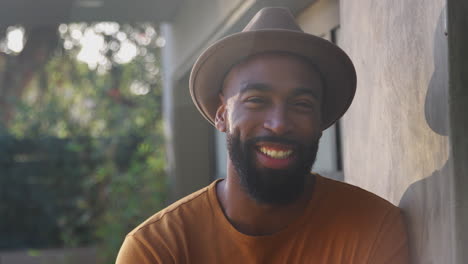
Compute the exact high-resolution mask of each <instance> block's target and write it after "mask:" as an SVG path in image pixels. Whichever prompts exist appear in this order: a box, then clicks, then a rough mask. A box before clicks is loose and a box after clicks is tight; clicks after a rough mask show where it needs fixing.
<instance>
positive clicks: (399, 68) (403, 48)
mask: <svg viewBox="0 0 468 264" xmlns="http://www.w3.org/2000/svg"><path fill="white" fill-rule="evenodd" d="M340 16H341V23H340V24H341V32H340V34H341V35H340V37H339V41H340V43H339V44H340V45H341V46H342V47H343V48H344V49H345V50H346V51H347V52H348V54H349V55H350V57H351V59H352V60H353V61H354V63H355V66H356V70H357V76H358V89H357V93H356V97H355V101H354V102H353V104H352V106H351V108H350V110H349V111H348V113H347V114H346V115H345V117H344V119H343V121H344V122H343V147H344V157H343V160H344V167H345V180H346V181H347V182H350V183H353V184H356V185H358V186H361V187H363V188H365V189H368V190H370V191H372V192H374V193H376V194H378V195H380V196H382V197H384V198H386V199H388V200H389V201H391V202H393V203H394V204H396V205H399V206H400V207H401V208H402V209H403V211H404V213H405V216H406V219H407V223H408V228H409V234H410V246H411V254H412V259H413V261H412V263H416V264H419V263H444V264H446V263H447V264H449V263H455V259H454V257H455V252H454V251H455V250H454V249H455V238H454V237H455V227H454V216H455V206H454V186H453V172H452V169H451V168H452V158H451V156H450V154H449V153H451V152H450V143H449V139H448V135H449V128H448V127H449V121H448V120H449V118H448V107H447V105H448V104H447V102H448V62H447V61H448V59H447V54H448V50H447V36H446V34H445V31H446V29H445V27H446V22H445V20H446V19H445V1H443V0H413V1H391V0H382V1H373V0H360V1H341V6H340Z"/></svg>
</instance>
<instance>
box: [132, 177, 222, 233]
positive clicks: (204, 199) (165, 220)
mask: <svg viewBox="0 0 468 264" xmlns="http://www.w3.org/2000/svg"><path fill="white" fill-rule="evenodd" d="M215 184H216V182H213V183H212V184H210V185H209V186H207V187H205V188H202V189H200V190H198V191H196V192H194V193H192V194H190V195H188V196H185V197H184V198H182V199H180V200H178V201H176V202H174V203H173V204H171V205H169V206H167V207H166V208H164V209H163V210H161V211H159V212H157V213H156V214H154V215H152V216H151V217H149V218H148V219H146V220H145V221H144V222H143V223H141V224H140V225H138V226H137V227H136V228H135V229H133V230H132V231H131V232H130V233H129V234H128V235H132V236H138V235H140V234H142V233H144V232H147V231H150V230H154V229H155V228H156V229H157V228H158V226H159V225H167V224H171V225H177V224H182V223H181V222H183V221H186V220H187V219H190V216H191V215H192V214H200V213H203V212H204V211H206V210H209V209H210V207H211V205H210V198H209V195H208V192H209V190H210V189H211V188H214V186H215ZM165 228H166V227H165Z"/></svg>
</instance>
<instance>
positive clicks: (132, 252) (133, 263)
mask: <svg viewBox="0 0 468 264" xmlns="http://www.w3.org/2000/svg"><path fill="white" fill-rule="evenodd" d="M217 182H218V181H216V182H214V183H212V184H210V185H209V186H208V187H205V188H203V189H201V190H199V191H197V192H195V193H193V194H191V195H189V196H187V197H185V198H183V199H181V200H179V201H178V202H176V203H174V204H172V205H170V206H169V207H167V208H166V209H164V210H162V211H160V212H159V213H157V214H155V215H153V216H152V217H150V218H149V219H148V220H146V221H145V222H143V223H142V224H141V225H139V226H138V227H137V228H135V229H134V230H133V231H132V232H130V233H129V234H128V235H127V237H126V238H125V241H124V243H123V245H122V248H121V249H120V252H119V255H118V257H117V264H147V263H148V264H149V263H164V264H166V263H268V264H271V263H314V264H320V263H326V264H333V263H344V264H352V263H354V264H363V263H370V264H381V263H389V264H406V263H408V249H407V236H406V232H405V228H404V224H403V220H402V216H401V213H400V210H399V209H398V208H397V207H395V206H394V205H392V204H390V203H389V202H387V201H385V200H384V199H382V198H380V197H378V196H376V195H374V194H372V193H370V192H367V191H365V190H362V189H360V188H358V187H355V186H352V185H349V184H346V183H342V182H337V181H333V180H330V179H327V178H324V177H321V176H319V175H316V184H315V186H314V191H313V193H312V197H311V199H310V201H309V205H308V207H307V209H306V210H305V211H304V214H303V215H302V216H301V217H300V218H299V219H296V220H295V221H294V222H293V223H291V224H290V225H289V226H288V227H287V228H285V229H283V230H282V231H279V232H277V233H275V234H273V235H267V236H249V235H245V234H243V233H240V232H239V231H237V230H236V229H235V228H234V227H233V226H232V225H231V224H230V223H229V221H228V220H227V219H226V217H225V215H224V213H223V211H222V209H221V206H220V203H219V201H218V199H217V195H216V188H215V186H216V183H217Z"/></svg>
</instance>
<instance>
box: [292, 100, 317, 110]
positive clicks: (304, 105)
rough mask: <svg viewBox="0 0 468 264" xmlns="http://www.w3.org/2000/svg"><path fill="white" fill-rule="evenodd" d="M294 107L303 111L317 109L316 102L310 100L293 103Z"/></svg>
mask: <svg viewBox="0 0 468 264" xmlns="http://www.w3.org/2000/svg"><path fill="white" fill-rule="evenodd" d="M293 105H294V106H296V107H300V108H303V109H313V108H314V107H315V104H314V102H312V101H310V100H297V101H294V102H293Z"/></svg>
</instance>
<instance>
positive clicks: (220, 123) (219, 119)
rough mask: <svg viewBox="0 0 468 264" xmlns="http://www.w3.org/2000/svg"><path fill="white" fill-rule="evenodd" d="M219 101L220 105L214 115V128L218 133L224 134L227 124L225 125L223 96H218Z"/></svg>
mask: <svg viewBox="0 0 468 264" xmlns="http://www.w3.org/2000/svg"><path fill="white" fill-rule="evenodd" d="M219 101H220V102H221V104H220V105H219V107H218V109H217V110H216V114H215V120H214V123H215V126H216V129H218V130H219V131H220V132H226V130H227V129H226V128H227V124H226V103H225V101H224V96H223V95H222V94H220V95H219Z"/></svg>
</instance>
